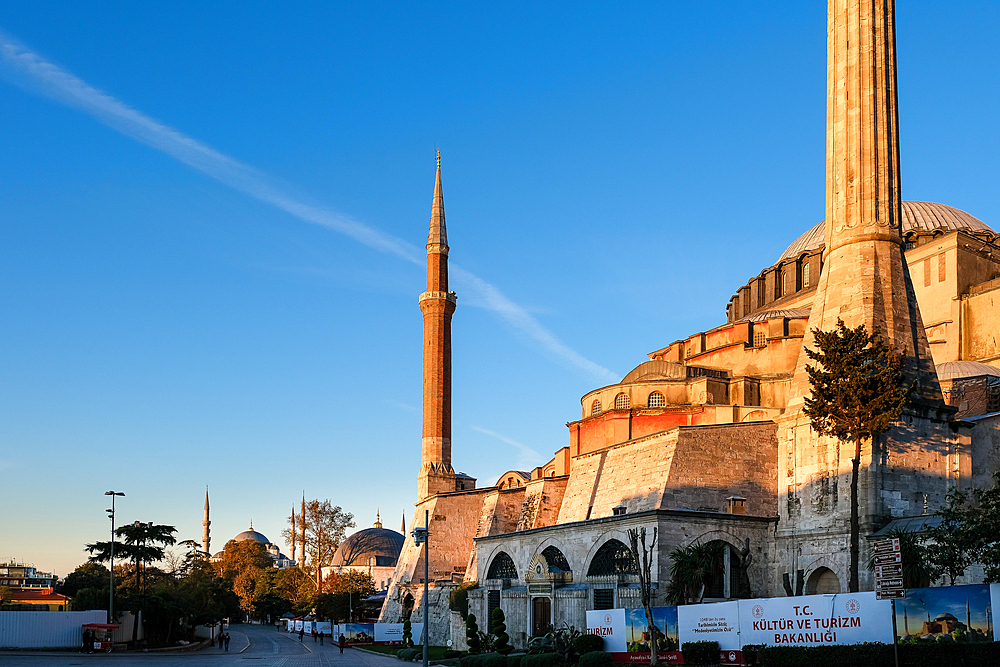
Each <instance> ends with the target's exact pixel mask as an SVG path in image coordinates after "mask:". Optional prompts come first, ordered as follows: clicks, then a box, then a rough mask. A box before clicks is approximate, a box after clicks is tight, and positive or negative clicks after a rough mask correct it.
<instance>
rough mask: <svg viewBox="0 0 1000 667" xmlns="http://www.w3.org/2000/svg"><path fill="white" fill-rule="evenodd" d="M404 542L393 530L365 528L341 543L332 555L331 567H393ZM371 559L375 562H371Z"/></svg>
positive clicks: (399, 534)
mask: <svg viewBox="0 0 1000 667" xmlns="http://www.w3.org/2000/svg"><path fill="white" fill-rule="evenodd" d="M404 541H405V538H404V537H403V535H402V534H401V533H397V532H396V531H394V530H389V529H388V528H381V527H378V528H365V529H364V530H359V531H358V532H356V533H354V534H353V535H350V536H349V537H348V538H347V539H346V540H344V541H343V542H341V544H340V547H338V549H337V552H336V553H335V554H333V562H332V565H333V566H334V567H345V566H349V565H356V566H365V565H369V564H371V565H374V566H375V567H395V566H396V561H398V560H399V554H400V552H402V550H403V542H404ZM372 558H374V559H375V560H374V561H371V559H372Z"/></svg>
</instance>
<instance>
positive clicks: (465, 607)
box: [448, 583, 479, 619]
mask: <svg viewBox="0 0 1000 667" xmlns="http://www.w3.org/2000/svg"><path fill="white" fill-rule="evenodd" d="M474 588H479V584H475V583H472V584H462V585H461V586H459V587H458V588H456V589H455V590H453V591H452V592H451V593H449V594H448V608H449V609H451V610H452V611H457V612H458V613H459V614H461V615H462V618H463V619H464V618H465V617H466V616H468V615H469V591H471V590H472V589H474Z"/></svg>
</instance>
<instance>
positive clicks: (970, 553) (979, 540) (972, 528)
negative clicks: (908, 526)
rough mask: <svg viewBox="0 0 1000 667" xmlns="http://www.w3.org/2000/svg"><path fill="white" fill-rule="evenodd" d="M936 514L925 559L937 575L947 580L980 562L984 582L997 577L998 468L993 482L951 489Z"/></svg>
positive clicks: (999, 559)
mask: <svg viewBox="0 0 1000 667" xmlns="http://www.w3.org/2000/svg"><path fill="white" fill-rule="evenodd" d="M938 514H940V515H941V518H942V521H941V523H940V524H939V525H938V526H936V527H935V528H933V529H932V530H931V531H930V538H931V540H932V542H931V544H930V545H929V546H928V547H927V551H928V559H929V561H930V563H931V566H932V568H933V569H934V571H935V573H937V574H938V575H941V574H945V575H947V576H948V578H949V580H950V581H951V584H952V585H954V584H955V580H956V579H957V578H958V577H960V576H962V574H964V573H965V570H966V568H968V567H969V565H971V564H972V563H981V564H982V565H983V570H984V574H985V577H986V581H985V583H993V582H995V581H1000V471H997V472H995V473H993V486H992V487H990V488H986V489H980V488H973V489H969V490H968V491H958V490H955V491H952V492H951V493H949V494H948V504H947V506H946V507H945V508H944V509H942V510H941V511H940V512H938Z"/></svg>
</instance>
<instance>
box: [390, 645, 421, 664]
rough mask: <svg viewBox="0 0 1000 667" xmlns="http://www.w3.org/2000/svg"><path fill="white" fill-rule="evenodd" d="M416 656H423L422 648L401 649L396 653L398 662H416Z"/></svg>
mask: <svg viewBox="0 0 1000 667" xmlns="http://www.w3.org/2000/svg"><path fill="white" fill-rule="evenodd" d="M418 654H419V655H420V656H421V657H423V655H424V649H423V647H420V648H401V649H399V650H398V651H396V657H397V658H399V659H400V660H405V661H407V662H410V661H412V660H416V658H417V655H418Z"/></svg>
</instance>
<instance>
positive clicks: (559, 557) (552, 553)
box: [542, 547, 573, 572]
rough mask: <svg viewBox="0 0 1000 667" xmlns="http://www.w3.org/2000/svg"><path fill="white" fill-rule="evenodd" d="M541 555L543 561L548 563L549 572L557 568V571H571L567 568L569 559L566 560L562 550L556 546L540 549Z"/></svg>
mask: <svg viewBox="0 0 1000 667" xmlns="http://www.w3.org/2000/svg"><path fill="white" fill-rule="evenodd" d="M542 557H543V558H544V559H545V562H546V563H548V564H549V572H553V571H556V570H558V571H559V572H572V571H573V570H571V569H569V561H567V560H566V556H564V555H563V552H561V551H559V549H557V548H556V547H545V549H543V550H542Z"/></svg>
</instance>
